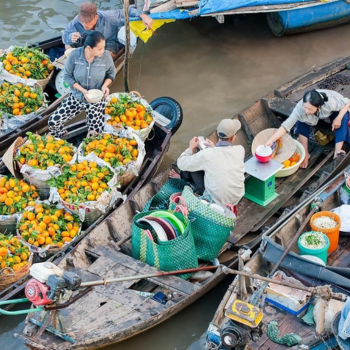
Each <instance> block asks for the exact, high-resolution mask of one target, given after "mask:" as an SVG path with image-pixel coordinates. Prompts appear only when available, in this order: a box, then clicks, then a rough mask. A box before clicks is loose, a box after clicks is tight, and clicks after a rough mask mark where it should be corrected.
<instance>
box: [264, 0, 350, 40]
mask: <svg viewBox="0 0 350 350" xmlns="http://www.w3.org/2000/svg"><path fill="white" fill-rule="evenodd" d="M267 18H268V22H269V26H270V28H271V30H272V31H273V33H274V34H275V35H277V36H282V35H284V34H292V33H296V32H301V31H308V30H313V29H322V28H326V27H332V26H335V25H338V24H343V23H347V22H350V5H348V4H347V3H346V2H344V1H335V2H331V3H323V4H322V5H318V6H312V7H306V8H303V9H298V10H289V11H279V12H273V13H268V14H267Z"/></svg>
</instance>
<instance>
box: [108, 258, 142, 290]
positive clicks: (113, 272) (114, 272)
mask: <svg viewBox="0 0 350 350" xmlns="http://www.w3.org/2000/svg"><path fill="white" fill-rule="evenodd" d="M106 260H109V259H106ZM109 261H111V260H109ZM137 274H138V273H137V272H136V271H134V270H131V269H129V268H128V267H126V266H123V265H120V264H117V263H116V264H115V265H114V266H113V268H112V269H110V270H109V271H108V272H107V273H106V274H105V275H103V278H106V279H109V278H118V277H129V276H135V275H137ZM138 281H139V280H138V279H135V280H131V281H124V282H117V284H118V285H119V286H122V287H124V288H129V287H131V286H132V285H133V284H134V283H136V282H138Z"/></svg>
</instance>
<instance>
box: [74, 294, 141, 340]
mask: <svg viewBox="0 0 350 350" xmlns="http://www.w3.org/2000/svg"><path fill="white" fill-rule="evenodd" d="M91 306H95V302H93V303H92V305H91ZM89 307H90V305H89ZM132 314H138V315H140V314H139V313H138V312H137V311H134V310H133V309H131V308H130V307H128V306H126V305H121V304H119V303H117V302H116V301H115V300H107V301H106V302H105V304H103V305H102V306H100V307H99V308H98V309H95V310H94V312H92V313H90V314H89V315H88V316H86V317H84V319H81V318H80V320H79V321H78V322H76V321H75V320H74V319H73V323H72V326H71V327H72V330H71V331H70V332H69V333H72V332H74V333H75V334H77V335H78V334H79V338H80V339H85V338H90V339H91V337H92V336H91V334H90V332H91V331H94V330H96V329H99V328H104V327H106V326H107V325H108V324H110V323H113V324H114V325H115V331H116V332H117V331H118V321H119V320H124V319H125V317H127V316H128V315H132ZM78 317H79V316H78Z"/></svg>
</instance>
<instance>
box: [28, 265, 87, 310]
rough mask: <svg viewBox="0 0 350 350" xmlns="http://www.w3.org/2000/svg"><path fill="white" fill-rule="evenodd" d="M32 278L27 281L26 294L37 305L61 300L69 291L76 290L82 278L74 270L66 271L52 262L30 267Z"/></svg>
mask: <svg viewBox="0 0 350 350" xmlns="http://www.w3.org/2000/svg"><path fill="white" fill-rule="evenodd" d="M30 274H31V275H32V277H33V278H32V279H31V280H30V281H29V282H28V283H27V285H26V288H25V295H26V297H27V298H28V300H29V301H30V302H31V303H32V304H33V305H35V306H44V305H48V304H52V303H55V302H57V301H59V299H60V297H61V296H62V295H63V294H64V293H65V292H67V291H70V292H71V291H75V290H77V289H78V288H79V286H80V284H81V278H80V276H78V275H77V274H76V273H74V272H69V271H68V272H64V273H63V271H62V270H61V269H60V268H58V267H57V266H55V265H54V264H51V263H48V262H46V263H40V264H35V265H33V266H32V267H31V269H30Z"/></svg>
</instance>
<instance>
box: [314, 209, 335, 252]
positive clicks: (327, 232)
mask: <svg viewBox="0 0 350 350" xmlns="http://www.w3.org/2000/svg"><path fill="white" fill-rule="evenodd" d="M320 216H328V217H330V218H331V219H333V220H334V221H336V222H337V226H335V227H333V228H320V227H318V226H315V225H314V224H313V222H314V220H315V219H316V218H318V217H320ZM310 226H311V229H312V230H313V231H318V232H322V233H324V234H325V235H326V236H327V237H328V238H329V242H330V246H329V249H328V254H331V253H333V252H334V251H335V250H337V249H338V243H339V230H340V226H341V220H340V217H339V216H338V215H337V214H335V213H332V212H331V211H320V212H318V213H316V214H314V215H313V216H312V217H311V220H310Z"/></svg>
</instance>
